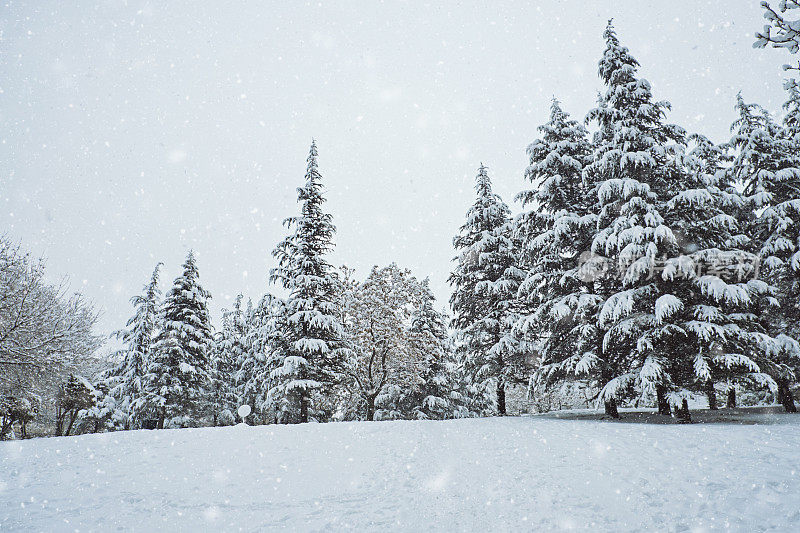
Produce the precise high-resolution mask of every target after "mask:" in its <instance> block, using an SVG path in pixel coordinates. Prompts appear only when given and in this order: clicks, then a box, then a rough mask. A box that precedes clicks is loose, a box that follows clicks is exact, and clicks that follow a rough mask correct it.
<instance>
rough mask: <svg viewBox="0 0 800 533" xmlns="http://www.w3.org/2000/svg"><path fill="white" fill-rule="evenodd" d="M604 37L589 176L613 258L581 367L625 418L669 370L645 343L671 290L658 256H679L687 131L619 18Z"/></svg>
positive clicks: (601, 244)
mask: <svg viewBox="0 0 800 533" xmlns="http://www.w3.org/2000/svg"><path fill="white" fill-rule="evenodd" d="M603 36H604V38H605V40H606V49H605V52H604V53H603V58H602V59H601V60H600V62H599V69H598V71H599V75H600V78H601V79H602V80H603V82H604V83H605V85H606V90H605V92H604V93H603V94H602V96H601V98H600V102H599V105H598V106H597V107H596V108H595V109H593V110H592V111H590V112H589V114H588V116H587V121H590V120H594V121H596V122H597V123H598V125H599V131H598V133H597V135H596V136H595V144H596V148H595V153H594V157H593V160H592V162H591V164H589V165H588V166H587V167H586V169H585V175H586V178H587V179H588V182H589V183H590V184H591V185H592V186H593V188H594V196H595V197H596V198H597V204H596V205H594V206H592V207H591V208H590V211H591V212H592V213H594V214H596V216H597V230H596V232H595V234H594V237H593V242H592V248H591V251H592V252H593V253H594V254H597V255H599V256H602V257H604V258H607V265H608V266H609V267H610V268H608V270H606V271H605V272H601V273H599V274H598V275H597V276H591V278H592V279H590V282H591V283H590V285H591V288H590V289H589V291H588V292H589V293H590V294H594V295H596V297H600V300H601V301H602V302H603V304H602V307H601V309H600V312H599V315H598V317H597V321H596V327H597V328H599V332H602V336H600V335H598V331H596V330H595V329H594V328H593V327H592V325H591V324H587V326H586V327H585V328H583V331H581V333H582V334H583V335H585V337H583V338H579V339H578V342H577V343H578V345H580V346H581V350H580V353H582V354H583V355H582V357H581V359H580V361H578V362H577V363H576V368H577V369H578V370H579V371H581V372H582V373H587V374H589V375H590V376H592V377H593V378H594V381H595V383H596V385H597V386H598V387H599V388H600V389H601V391H600V396H599V399H600V400H601V401H603V402H604V405H605V408H606V413H607V414H608V415H610V416H614V417H616V416H618V414H617V401H618V400H619V399H620V398H622V397H624V396H626V395H628V394H630V393H631V391H632V390H633V388H634V387H635V386H636V385H637V384H640V385H641V386H642V388H649V387H657V386H659V385H661V381H662V380H663V376H664V372H663V371H662V363H663V357H664V354H660V353H658V352H657V349H653V347H652V346H649V347H648V346H645V345H643V344H642V343H639V342H638V340H639V339H641V338H642V336H643V335H644V334H645V332H646V331H647V330H648V329H649V328H650V327H651V326H652V325H653V320H652V318H653V314H654V305H655V301H656V299H657V298H658V297H659V296H660V295H661V294H663V290H662V289H661V288H660V287H659V283H658V282H657V281H656V280H654V279H653V276H652V273H653V271H654V269H655V267H656V264H657V260H658V258H665V257H673V256H674V254H675V252H676V242H675V236H674V235H673V234H672V231H671V230H670V228H669V227H668V226H666V225H665V221H664V218H663V215H662V213H661V212H660V209H659V208H660V207H662V204H663V202H664V201H666V200H667V199H668V198H670V197H671V196H672V193H673V183H674V181H675V180H674V177H675V174H676V172H677V170H676V160H677V155H678V153H679V152H680V148H679V147H678V146H676V145H680V143H682V142H683V136H684V133H683V131H682V130H681V129H680V128H678V127H675V126H671V125H667V124H664V123H663V118H664V116H665V112H666V110H667V109H669V103H667V102H657V101H654V100H653V97H652V92H651V88H650V83H649V82H648V81H647V80H645V79H642V78H638V77H637V71H638V67H639V63H638V61H636V59H634V58H633V56H632V55H631V54H630V52H629V51H628V49H627V48H626V47H624V46H622V45H621V44H620V42H619V39H618V38H617V35H616V32H615V31H614V28H613V26H612V24H611V22H610V21H609V24H608V26H607V28H606V30H605V32H604V34H603ZM594 303H595V302H592V306H593V305H594ZM592 306H590V310H591V307H592ZM587 318H589V317H587ZM591 341H594V342H595V345H594V346H592V345H591V344H590V342H591ZM648 348H649V349H648Z"/></svg>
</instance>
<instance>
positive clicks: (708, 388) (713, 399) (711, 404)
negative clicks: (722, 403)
mask: <svg viewBox="0 0 800 533" xmlns="http://www.w3.org/2000/svg"><path fill="white" fill-rule="evenodd" d="M705 392H706V397H707V398H708V408H709V409H711V410H712V411H716V410H717V391H716V390H714V382H713V381H711V380H708V381H706V385H705Z"/></svg>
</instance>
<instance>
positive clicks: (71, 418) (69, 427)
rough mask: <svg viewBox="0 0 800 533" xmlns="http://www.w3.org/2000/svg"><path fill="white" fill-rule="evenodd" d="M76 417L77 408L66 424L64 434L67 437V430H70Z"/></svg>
mask: <svg viewBox="0 0 800 533" xmlns="http://www.w3.org/2000/svg"><path fill="white" fill-rule="evenodd" d="M76 418H78V410H77V409H75V411H73V413H72V415H71V416H70V417H69V425H68V426H67V429H66V431H64V436H65V437H69V432H70V431H72V424H74V423H75V419H76Z"/></svg>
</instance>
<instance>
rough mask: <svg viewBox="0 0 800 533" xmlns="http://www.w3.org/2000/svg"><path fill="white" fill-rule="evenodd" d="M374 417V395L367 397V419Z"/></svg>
mask: <svg viewBox="0 0 800 533" xmlns="http://www.w3.org/2000/svg"><path fill="white" fill-rule="evenodd" d="M374 417H375V396H368V397H367V420H369V421H372V419H373V418H374Z"/></svg>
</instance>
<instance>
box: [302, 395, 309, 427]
mask: <svg viewBox="0 0 800 533" xmlns="http://www.w3.org/2000/svg"><path fill="white" fill-rule="evenodd" d="M306 422H308V398H307V397H306V395H305V394H303V395H302V396H300V423H301V424H304V423H306Z"/></svg>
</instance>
